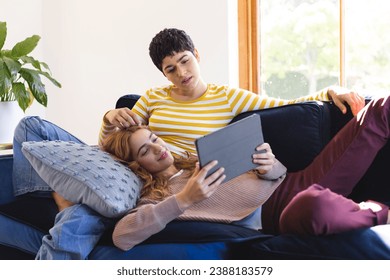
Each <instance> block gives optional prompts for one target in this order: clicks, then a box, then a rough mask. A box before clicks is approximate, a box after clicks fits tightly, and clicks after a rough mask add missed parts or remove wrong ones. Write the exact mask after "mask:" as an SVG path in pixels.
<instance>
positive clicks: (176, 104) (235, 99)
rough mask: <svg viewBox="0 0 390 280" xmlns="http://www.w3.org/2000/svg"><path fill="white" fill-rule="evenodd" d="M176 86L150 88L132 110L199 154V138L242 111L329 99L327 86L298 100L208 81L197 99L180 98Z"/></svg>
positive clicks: (171, 141)
mask: <svg viewBox="0 0 390 280" xmlns="http://www.w3.org/2000/svg"><path fill="white" fill-rule="evenodd" d="M173 87H174V86H173V85H170V86H166V87H159V88H153V89H150V90H148V91H147V92H146V93H145V94H144V95H142V96H141V97H140V99H139V100H138V102H137V103H136V104H135V105H134V107H133V109H132V110H133V112H134V113H136V114H137V115H138V116H139V117H140V118H141V119H142V120H143V123H146V124H148V125H149V127H150V129H151V130H152V131H153V132H154V133H155V134H156V135H157V136H159V137H160V138H161V139H163V140H164V141H165V142H166V143H167V145H168V147H169V149H170V150H171V151H172V152H173V153H177V154H184V153H185V151H188V152H190V153H193V154H196V148H195V140H196V139H197V138H199V137H201V136H204V135H206V134H208V133H210V132H213V131H215V130H217V129H220V128H222V127H224V126H226V125H227V124H229V123H230V121H231V120H232V119H233V118H234V117H235V116H237V115H238V114H240V113H242V112H247V111H253V110H258V109H264V108H271V107H278V106H282V105H286V104H290V103H297V102H303V101H309V100H320V101H329V98H328V94H327V90H326V89H325V90H322V91H320V92H318V93H315V94H313V95H308V96H304V97H300V98H298V99H294V100H284V99H277V98H273V97H268V96H264V95H258V94H255V93H253V92H250V91H247V90H243V89H238V88H230V87H228V86H218V85H214V84H208V87H207V91H206V92H205V93H204V94H203V95H202V96H201V97H199V98H198V99H195V100H191V101H179V100H175V99H174V98H172V97H171V94H170V93H171V90H172V88H173ZM103 126H104V125H103ZM102 129H103V130H102V133H101V135H100V137H103V138H104V135H107V134H108V133H110V132H112V130H111V129H112V127H107V126H106V127H102ZM110 130H111V131H110Z"/></svg>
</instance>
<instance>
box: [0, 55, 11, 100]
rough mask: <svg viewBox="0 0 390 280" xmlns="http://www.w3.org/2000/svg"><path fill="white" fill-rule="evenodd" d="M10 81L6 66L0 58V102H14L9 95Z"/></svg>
mask: <svg viewBox="0 0 390 280" xmlns="http://www.w3.org/2000/svg"><path fill="white" fill-rule="evenodd" d="M11 85H12V81H11V76H10V73H9V71H8V69H7V66H6V64H5V62H4V60H3V59H2V58H0V101H11V100H14V99H13V97H12V95H11V94H10V89H11Z"/></svg>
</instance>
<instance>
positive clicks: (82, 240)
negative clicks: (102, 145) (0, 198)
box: [13, 117, 113, 260]
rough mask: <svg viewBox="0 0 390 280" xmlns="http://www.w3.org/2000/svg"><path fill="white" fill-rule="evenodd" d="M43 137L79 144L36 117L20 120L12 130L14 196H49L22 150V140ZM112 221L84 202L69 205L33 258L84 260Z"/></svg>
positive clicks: (43, 138)
mask: <svg viewBox="0 0 390 280" xmlns="http://www.w3.org/2000/svg"><path fill="white" fill-rule="evenodd" d="M43 140H49V141H50V140H63V141H74V142H78V143H82V141H81V140H79V139H78V138H76V137H75V136H73V135H71V134H70V133H68V132H67V131H65V130H63V129H61V128H60V127H58V126H56V125H55V124H53V123H50V122H48V121H45V120H42V119H41V118H39V117H25V118H24V119H22V120H21V121H20V123H19V124H18V126H17V127H16V129H15V134H14V142H13V150H14V151H13V152H14V165H13V187H14V193H15V196H20V195H24V196H26V195H30V196H39V197H47V198H48V199H52V196H51V192H52V189H51V188H50V186H48V185H47V184H46V182H45V181H43V180H42V179H41V177H40V176H39V175H38V174H37V173H36V172H35V170H34V168H33V167H32V166H31V165H30V163H29V161H28V160H27V159H26V158H25V157H24V155H23V153H22V151H21V147H22V143H23V142H26V141H43ZM32 210H33V209H32ZM40 214H41V215H44V214H45V213H40ZM112 222H113V221H112V220H111V219H108V218H105V217H103V216H101V215H99V214H98V213H96V212H95V211H93V210H92V209H90V208H89V207H88V206H86V205H82V204H76V205H73V206H71V207H68V208H66V209H64V210H63V211H61V212H59V213H58V214H57V215H56V218H55V223H54V226H53V227H52V228H51V229H50V231H49V234H48V235H45V236H44V237H43V240H42V245H41V247H40V249H39V251H38V254H37V256H36V259H46V260H49V259H53V260H54V259H56V260H69V259H86V258H87V257H88V255H89V253H90V252H91V251H92V249H93V248H94V247H95V245H96V243H97V242H98V241H99V239H100V237H101V236H102V234H103V232H104V230H105V229H106V228H107V227H108V226H110V225H111V224H112Z"/></svg>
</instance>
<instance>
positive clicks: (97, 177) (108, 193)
mask: <svg viewBox="0 0 390 280" xmlns="http://www.w3.org/2000/svg"><path fill="white" fill-rule="evenodd" d="M22 151H23V154H24V155H25V156H26V158H27V159H28V160H29V162H30V163H31V165H32V166H33V168H34V169H35V170H36V171H37V173H38V174H39V175H40V176H41V177H42V179H43V180H44V181H45V182H46V183H47V184H48V185H49V186H50V187H51V188H52V189H53V190H54V191H55V192H57V193H58V194H60V195H61V196H63V197H64V198H65V199H67V200H69V201H71V202H73V203H83V204H86V205H88V206H89V207H91V208H92V209H94V210H95V211H97V212H98V213H100V214H101V215H103V216H106V217H110V218H114V217H120V216H122V215H124V214H125V213H126V212H127V211H128V210H130V209H132V208H133V207H134V206H135V204H136V202H137V199H138V198H139V193H140V188H141V187H142V182H141V180H140V179H139V178H138V177H137V176H136V175H135V174H134V173H133V172H132V171H131V170H130V169H129V168H127V167H125V166H124V165H123V164H121V163H119V162H117V161H116V160H114V159H113V158H112V157H111V155H110V154H108V153H106V152H103V151H101V150H100V149H99V148H98V147H93V146H88V145H86V144H80V143H75V142H67V141H58V140H57V141H42V142H25V143H23V147H22Z"/></svg>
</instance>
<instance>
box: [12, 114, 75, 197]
mask: <svg viewBox="0 0 390 280" xmlns="http://www.w3.org/2000/svg"><path fill="white" fill-rule="evenodd" d="M43 140H63V141H74V142H78V143H82V141H81V140H79V139H78V138H76V137H74V136H73V135H72V134H70V133H68V132H67V131H65V130H63V129H61V128H60V127H58V126H56V125H55V124H53V123H51V122H48V121H45V120H42V119H41V118H39V117H25V118H23V119H22V120H21V121H20V122H19V124H18V126H17V127H16V129H15V134H14V141H13V158H14V164H13V172H12V173H13V178H12V179H13V186H14V193H15V196H18V195H21V194H25V193H28V192H36V191H51V189H50V187H49V186H48V185H47V184H46V183H45V182H44V181H43V180H42V179H41V178H40V177H39V175H38V174H37V173H36V172H35V170H34V169H33V168H32V166H31V165H30V163H29V161H28V160H27V159H26V158H25V157H24V155H23V153H22V151H21V148H22V143H23V142H25V141H43ZM37 194H42V193H41V192H38V193H37ZM47 194H49V193H47Z"/></svg>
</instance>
